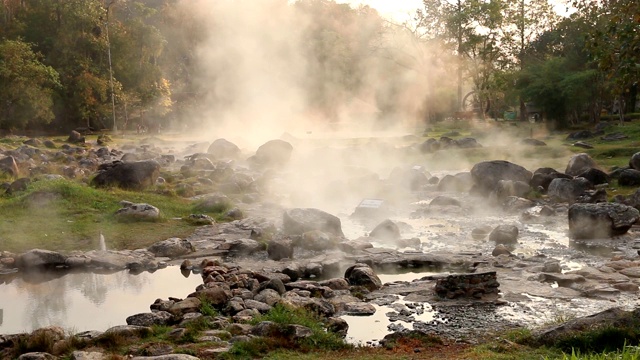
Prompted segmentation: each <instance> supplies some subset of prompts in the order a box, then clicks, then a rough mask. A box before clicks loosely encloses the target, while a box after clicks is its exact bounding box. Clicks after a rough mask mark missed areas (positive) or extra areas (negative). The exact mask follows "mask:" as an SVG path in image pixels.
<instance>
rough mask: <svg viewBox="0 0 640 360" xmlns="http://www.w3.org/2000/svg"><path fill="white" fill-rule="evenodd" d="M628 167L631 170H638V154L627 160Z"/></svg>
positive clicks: (639, 161)
mask: <svg viewBox="0 0 640 360" xmlns="http://www.w3.org/2000/svg"><path fill="white" fill-rule="evenodd" d="M629 167H630V168H632V169H636V170H640V152H637V153H635V154H633V155H632V156H631V159H630V160H629Z"/></svg>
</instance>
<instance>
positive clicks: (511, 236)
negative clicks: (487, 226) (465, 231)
mask: <svg viewBox="0 0 640 360" xmlns="http://www.w3.org/2000/svg"><path fill="white" fill-rule="evenodd" d="M489 240H491V241H495V243H496V244H516V243H518V227H517V226H515V225H498V226H497V227H496V228H495V229H493V231H491V234H489Z"/></svg>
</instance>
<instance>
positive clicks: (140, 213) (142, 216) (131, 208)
mask: <svg viewBox="0 0 640 360" xmlns="http://www.w3.org/2000/svg"><path fill="white" fill-rule="evenodd" d="M120 205H121V206H122V208H120V209H119V210H118V211H116V216H118V217H119V218H121V219H131V220H155V219H157V218H158V217H160V209H158V208H157V207H155V206H153V205H149V204H134V203H131V202H129V201H121V202H120Z"/></svg>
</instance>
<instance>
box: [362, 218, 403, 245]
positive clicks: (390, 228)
mask: <svg viewBox="0 0 640 360" xmlns="http://www.w3.org/2000/svg"><path fill="white" fill-rule="evenodd" d="M369 237H372V238H376V239H378V240H382V241H394V240H398V239H400V228H398V225H396V223H394V222H393V221H391V220H389V219H387V220H384V221H383V222H381V223H380V224H378V225H377V226H376V227H375V228H374V229H373V230H371V233H369Z"/></svg>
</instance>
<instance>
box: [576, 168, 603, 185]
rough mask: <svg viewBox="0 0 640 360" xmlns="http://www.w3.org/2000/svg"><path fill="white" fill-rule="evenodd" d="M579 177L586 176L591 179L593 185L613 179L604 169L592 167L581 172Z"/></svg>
mask: <svg viewBox="0 0 640 360" xmlns="http://www.w3.org/2000/svg"><path fill="white" fill-rule="evenodd" d="M577 177H581V178H585V179H587V180H589V182H590V183H592V184H593V185H602V184H608V183H609V181H610V180H611V179H610V178H609V175H607V173H605V172H604V171H602V170H599V169H594V168H590V169H588V170H585V171H583V172H581V173H580V174H579V175H578V176H577Z"/></svg>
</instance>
